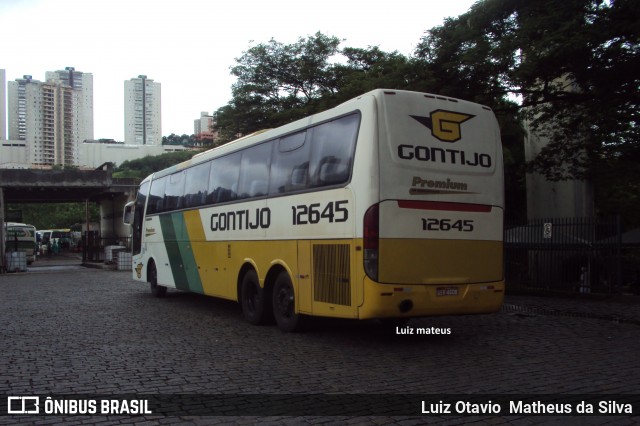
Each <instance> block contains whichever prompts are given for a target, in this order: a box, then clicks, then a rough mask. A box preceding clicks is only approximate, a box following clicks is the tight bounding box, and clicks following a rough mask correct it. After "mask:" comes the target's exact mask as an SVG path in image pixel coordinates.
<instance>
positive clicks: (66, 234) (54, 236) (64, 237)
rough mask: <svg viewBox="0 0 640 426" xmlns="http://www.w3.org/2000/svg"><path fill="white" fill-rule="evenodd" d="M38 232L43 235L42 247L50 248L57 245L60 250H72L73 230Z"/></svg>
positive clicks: (45, 230)
mask: <svg viewBox="0 0 640 426" xmlns="http://www.w3.org/2000/svg"><path fill="white" fill-rule="evenodd" d="M38 232H40V233H41V234H42V241H41V242H40V244H41V246H42V247H49V246H50V245H53V244H54V243H55V244H57V245H58V248H59V249H60V250H62V249H65V250H68V249H69V248H71V240H72V238H71V229H44V230H42V231H38Z"/></svg>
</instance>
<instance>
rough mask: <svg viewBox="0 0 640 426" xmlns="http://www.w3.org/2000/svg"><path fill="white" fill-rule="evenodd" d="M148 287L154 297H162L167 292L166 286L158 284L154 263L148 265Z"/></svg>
mask: <svg viewBox="0 0 640 426" xmlns="http://www.w3.org/2000/svg"><path fill="white" fill-rule="evenodd" d="M149 288H150V289H151V294H153V295H154V296H155V297H164V295H165V294H167V288H166V287H165V286H162V285H158V271H157V270H156V267H155V265H151V266H150V267H149Z"/></svg>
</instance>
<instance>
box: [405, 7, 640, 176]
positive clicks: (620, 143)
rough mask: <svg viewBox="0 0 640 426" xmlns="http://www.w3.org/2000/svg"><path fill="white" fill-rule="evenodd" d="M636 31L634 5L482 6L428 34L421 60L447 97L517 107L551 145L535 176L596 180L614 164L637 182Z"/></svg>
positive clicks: (639, 82) (639, 52) (639, 58)
mask: <svg viewBox="0 0 640 426" xmlns="http://www.w3.org/2000/svg"><path fill="white" fill-rule="evenodd" d="M639 29H640V19H639V10H638V8H637V5H635V2H633V1H629V0H613V1H603V0H562V1H560V0H541V1H535V2H521V1H517V0H485V1H482V2H478V3H476V4H475V5H474V6H473V7H472V8H471V9H470V11H469V12H467V13H466V14H463V15H461V16H459V17H458V18H455V19H449V20H447V21H445V23H444V25H442V26H440V27H436V28H434V29H432V30H430V31H429V32H428V33H427V35H426V36H425V37H424V38H423V39H422V42H421V43H420V45H419V46H418V49H417V50H416V56H417V57H418V58H422V59H423V60H424V61H425V66H426V67H427V68H428V69H430V70H431V71H432V72H431V75H439V76H442V80H441V84H440V87H441V88H442V90H443V94H448V95H452V96H459V97H463V98H467V99H470V96H473V94H474V93H475V98H471V99H473V100H476V101H481V102H482V98H486V99H487V100H488V101H489V102H488V104H489V105H491V106H493V107H494V108H495V109H497V110H498V111H500V110H501V109H517V110H518V111H519V112H520V113H521V114H522V117H523V118H527V119H528V120H529V122H530V125H531V127H532V128H533V129H534V130H535V131H537V132H539V133H542V134H544V136H546V137H547V138H548V139H549V140H550V141H551V143H550V144H549V145H548V146H547V147H546V148H545V149H544V150H543V151H542V152H541V153H540V155H538V157H537V158H536V159H534V160H533V161H532V162H531V163H530V164H529V170H535V171H538V172H540V173H543V174H545V175H546V176H547V177H548V178H549V179H552V180H562V179H568V178H590V179H598V178H600V177H602V176H603V175H606V174H607V173H610V172H611V170H612V167H613V168H615V169H616V170H618V171H622V170H624V172H623V173H625V174H628V173H630V174H631V175H633V176H634V180H635V182H637V181H638V179H637V177H638V174H637V167H636V166H635V164H636V163H637V162H638V160H639V159H640V157H639V154H640V151H639V147H638V143H637V142H638V139H639V138H638V136H640V134H639V133H638V132H639V126H638V125H639V124H640V123H638V118H639V117H638V114H639V108H638V107H639V102H640V93H639V87H640V77H639V75H638V73H637V70H638V69H640V48H639V44H638V42H639V36H638V34H639V33H638V31H639ZM509 96H518V97H520V99H522V103H521V105H515V104H512V105H509V103H508V102H507V101H508V99H509ZM496 101H497V102H498V103H496ZM483 103H484V102H483ZM500 104H502V105H500ZM631 175H629V176H631Z"/></svg>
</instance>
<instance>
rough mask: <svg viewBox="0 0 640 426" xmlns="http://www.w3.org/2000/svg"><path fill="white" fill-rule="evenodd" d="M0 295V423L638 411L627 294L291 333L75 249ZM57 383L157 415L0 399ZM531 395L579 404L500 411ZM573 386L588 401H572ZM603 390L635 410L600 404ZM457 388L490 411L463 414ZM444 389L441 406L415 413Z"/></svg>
mask: <svg viewBox="0 0 640 426" xmlns="http://www.w3.org/2000/svg"><path fill="white" fill-rule="evenodd" d="M0 294H1V296H0V321H1V325H2V327H1V329H0V348H1V349H0V351H1V353H0V394H2V400H1V401H0V407H1V410H2V411H1V412H0V424H60V423H64V424H100V425H109V424H145V425H146V424H149V425H151V424H272V425H276V424H300V425H308V424H331V425H333V424H335V425H343V424H346V425H353V424H363V425H368V424H393V425H414V424H426V423H436V424H440V423H441V424H467V423H473V424H522V425H529V424H548V423H551V424H615V425H617V424H623V425H624V424H638V423H640V416H639V412H640V403H638V401H640V385H639V384H640V303H638V301H637V299H628V298H618V299H615V300H613V299H607V300H592V299H558V298H542V297H532V296H507V299H506V302H505V306H504V308H503V310H502V311H501V312H499V313H497V314H493V315H481V316H457V317H438V318H423V319H415V320H412V321H411V322H410V323H409V327H410V328H411V329H413V330H414V331H417V330H418V328H424V329H427V328H429V329H431V327H435V328H440V329H449V330H450V334H446V335H416V334H413V335H403V334H397V333H396V331H397V330H395V329H391V328H384V327H382V326H381V325H380V324H378V323H376V322H358V323H356V322H350V321H326V320H325V321H314V322H313V323H312V325H311V327H310V329H309V330H307V331H306V332H303V333H295V334H286V333H282V332H280V331H279V330H278V329H277V328H276V327H275V326H264V327H256V326H251V325H249V324H247V323H245V322H244V321H243V319H242V315H241V312H240V309H239V307H238V306H237V305H236V304H235V303H231V302H228V301H222V300H217V299H213V298H208V297H204V296H200V295H195V294H187V293H182V292H177V291H169V293H168V294H167V297H166V298H164V299H155V298H153V297H152V296H151V295H150V293H149V291H148V288H147V286H146V285H143V284H141V283H137V282H134V281H132V280H131V278H130V274H129V273H128V272H122V271H115V270H106V269H95V268H86V267H82V266H80V265H79V260H78V258H77V257H73V256H72V257H66V258H62V257H60V258H54V259H40V260H38V261H37V262H36V264H34V267H32V268H29V271H28V272H26V273H13V274H5V275H0ZM62 395H66V396H67V397H73V398H76V399H77V398H80V399H84V400H92V398H95V399H96V400H98V399H104V398H107V399H108V398H109V397H112V398H119V397H121V398H128V399H129V400H132V399H135V398H147V399H148V401H149V404H151V411H153V414H144V415H137V416H132V415H102V414H101V413H100V412H98V413H97V414H92V415H69V414H59V415H42V411H41V414H40V415H17V416H8V415H7V414H6V413H7V403H8V396H39V397H40V399H41V402H40V407H43V406H44V403H43V402H42V401H44V400H45V398H46V397H47V396H52V397H53V398H54V399H56V398H61V396H62ZM527 395H529V396H531V395H533V398H532V399H531V400H529V399H527V398H528V397H527ZM554 398H555V399H554ZM627 398H630V400H629V401H627ZM549 399H551V401H550V400H549ZM441 400H442V401H443V404H438V403H439V401H441ZM538 400H539V401H543V402H544V403H545V404H546V403H550V404H555V405H554V406H559V405H560V406H562V405H564V404H567V405H568V406H569V408H571V409H572V414H574V415H572V416H557V415H554V416H540V415H530V414H527V413H522V412H520V413H515V414H514V413H513V412H512V411H510V405H509V404H510V401H511V402H516V403H517V402H518V401H524V403H526V404H528V403H529V402H530V401H533V402H535V401H538ZM582 400H586V401H587V402H593V403H594V404H595V405H594V407H595V413H594V415H592V416H577V415H575V414H576V413H575V410H577V405H578V403H579V401H582ZM601 400H604V401H615V403H616V404H621V405H620V406H621V407H624V408H631V409H632V410H633V414H632V415H629V414H626V415H622V416H611V415H608V416H602V415H598V414H599V413H598V409H599V405H598V404H599V401H601ZM56 401H58V399H56ZM423 401H425V402H424V403H423ZM457 401H462V403H463V404H464V403H466V402H469V403H470V404H471V403H478V404H480V403H482V404H489V401H491V403H492V404H494V403H496V402H500V407H499V408H501V411H500V412H499V413H497V412H495V411H496V410H495V405H493V406H492V405H485V406H486V407H487V408H491V407H494V410H493V413H491V414H489V415H472V416H465V415H463V414H459V413H456V411H455V407H456V402H457ZM625 401H626V402H632V405H630V406H626V405H623V404H624V403H626V402H625ZM97 403H98V404H99V403H100V401H98V402H97ZM446 403H452V407H451V410H452V411H453V413H452V414H446V413H435V414H423V413H422V411H423V409H424V408H426V411H430V412H432V413H434V411H438V410H439V409H441V410H442V411H444V408H445V406H444V404H446ZM2 404H4V405H2ZM425 404H426V405H425ZM431 404H433V405H431ZM605 405H606V406H607V407H608V406H609V405H608V404H607V403H605ZM525 406H526V405H525ZM531 406H533V403H532V405H529V407H531ZM545 407H548V406H546V405H545ZM614 407H616V405H614ZM560 409H562V407H560ZM67 411H68V407H67Z"/></svg>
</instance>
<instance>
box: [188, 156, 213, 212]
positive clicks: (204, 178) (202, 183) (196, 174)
mask: <svg viewBox="0 0 640 426" xmlns="http://www.w3.org/2000/svg"><path fill="white" fill-rule="evenodd" d="M210 169H211V162H206V163H202V164H198V165H197V166H194V167H191V168H188V169H187V170H186V171H185V173H186V176H185V181H186V182H185V187H184V207H187V208H189V207H198V206H201V205H203V204H205V202H206V199H207V191H208V186H209V170H210Z"/></svg>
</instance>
